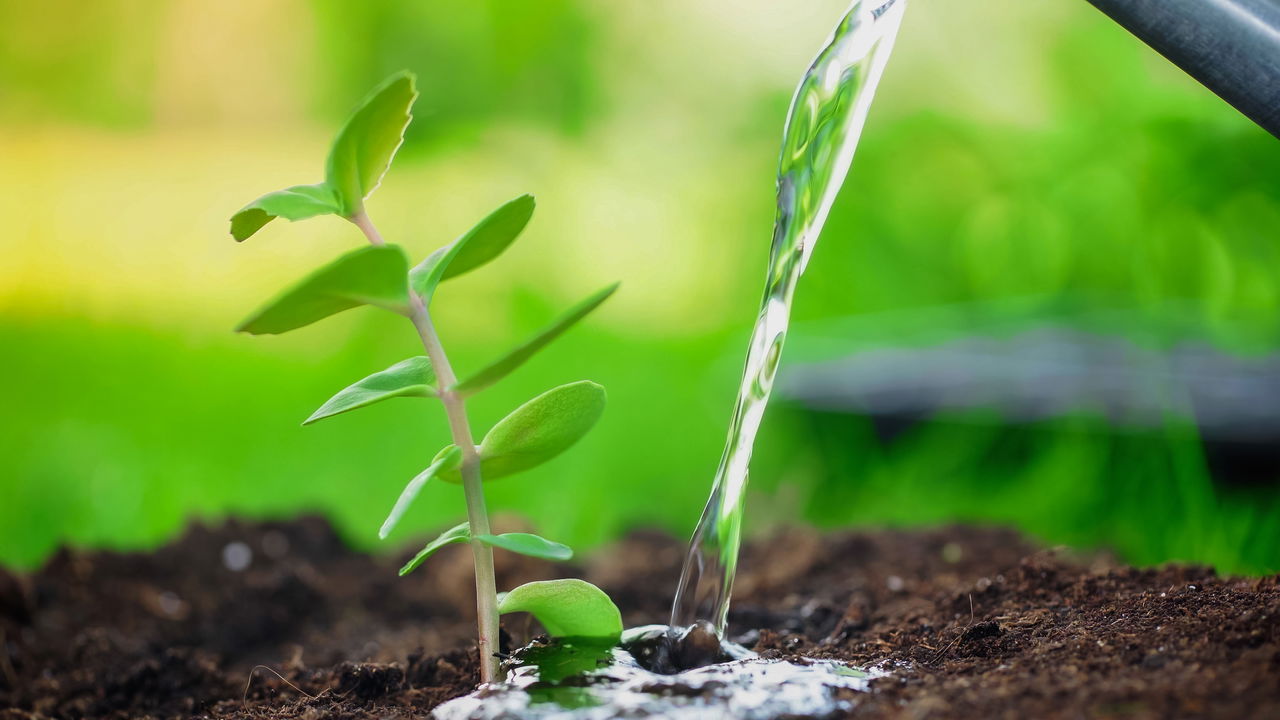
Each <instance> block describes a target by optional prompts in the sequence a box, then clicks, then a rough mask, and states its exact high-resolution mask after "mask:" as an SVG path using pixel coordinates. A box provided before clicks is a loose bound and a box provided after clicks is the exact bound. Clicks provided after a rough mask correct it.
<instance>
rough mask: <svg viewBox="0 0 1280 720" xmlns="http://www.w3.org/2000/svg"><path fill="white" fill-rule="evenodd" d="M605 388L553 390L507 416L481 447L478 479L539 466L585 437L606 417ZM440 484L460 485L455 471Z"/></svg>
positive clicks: (582, 385) (581, 385) (585, 385)
mask: <svg viewBox="0 0 1280 720" xmlns="http://www.w3.org/2000/svg"><path fill="white" fill-rule="evenodd" d="M604 403H605V392H604V388H603V387H601V386H599V385H597V384H595V383H593V382H591V381H589V380H580V381H578V382H575V383H569V384H568V385H561V386H560V387H558V388H552V389H551V390H548V391H546V392H545V393H543V394H541V395H539V396H538V397H536V398H534V399H532V400H530V401H529V402H527V403H525V404H524V405H521V406H520V407H518V408H516V409H515V410H513V411H512V412H511V414H510V415H508V416H506V417H505V418H503V419H502V420H500V421H498V424H497V425H494V426H493V429H491V430H490V431H489V432H488V434H486V435H485V436H484V440H482V441H481V442H480V447H479V450H480V474H481V477H482V478H483V479H485V480H496V479H498V478H501V477H506V476H508V475H514V474H516V473H518V472H522V471H524V470H528V469H529V468H532V467H536V466H538V465H541V464H542V463H544V462H547V461H548V460H550V459H551V458H554V457H555V456H557V455H559V454H560V453H562V452H564V451H565V450H568V449H569V447H570V446H572V445H573V444H574V443H576V442H578V440H580V439H582V436H584V435H586V434H587V431H588V430H590V429H591V427H592V426H593V425H595V424H596V421H597V420H599V419H600V415H601V414H602V413H603V412H604ZM440 479H441V480H445V481H448V482H452V483H458V482H462V476H461V474H460V473H459V472H457V471H456V470H450V471H447V472H442V473H440Z"/></svg>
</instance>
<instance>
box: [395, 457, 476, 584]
mask: <svg viewBox="0 0 1280 720" xmlns="http://www.w3.org/2000/svg"><path fill="white" fill-rule="evenodd" d="M461 457H462V453H461V452H460V451H459V450H458V448H457V446H456V445H450V446H448V447H446V448H445V449H444V450H441V451H440V452H439V453H438V454H436V457H435V459H434V460H432V461H431V464H430V465H428V466H427V469H426V470H423V471H422V472H420V473H418V474H417V475H415V476H414V478H413V479H412V480H410V481H409V484H408V485H405V486H404V490H403V491H401V493H400V497H399V498H397V499H396V504H395V507H393V508H391V514H390V515H387V519H386V521H384V522H383V523H382V528H381V529H379V530H378V537H379V538H381V539H383V540H386V539H387V536H388V535H390V534H391V530H392V529H394V528H395V526H396V524H397V523H399V522H400V518H402V517H404V514H405V511H407V510H408V509H409V506H410V505H412V504H413V501H414V499H415V498H417V497H418V493H419V492H420V491H421V490H422V486H423V485H426V484H427V481H428V480H430V479H431V478H433V477H435V476H436V475H438V474H439V473H440V472H441V471H444V470H449V469H452V468H454V467H457V465H458V462H459V460H460V459H461ZM402 574H403V573H402Z"/></svg>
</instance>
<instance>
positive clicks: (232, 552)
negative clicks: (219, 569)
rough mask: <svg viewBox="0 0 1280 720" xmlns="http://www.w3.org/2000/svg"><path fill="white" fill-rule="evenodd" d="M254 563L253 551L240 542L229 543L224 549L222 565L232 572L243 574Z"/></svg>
mask: <svg viewBox="0 0 1280 720" xmlns="http://www.w3.org/2000/svg"><path fill="white" fill-rule="evenodd" d="M251 562H253V551H252V550H250V549H249V546H248V545H245V544H244V543H242V542H240V541H238V540H237V541H236V542H229V543H227V544H226V545H224V546H223V548H222V564H223V565H224V566H226V568H227V569H228V570H230V571H231V572H243V571H244V570H246V569H247V568H248V567H249V563H251Z"/></svg>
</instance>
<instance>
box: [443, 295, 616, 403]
mask: <svg viewBox="0 0 1280 720" xmlns="http://www.w3.org/2000/svg"><path fill="white" fill-rule="evenodd" d="M618 285H619V283H614V284H613V285H610V286H609V287H607V288H605V289H603V290H601V291H599V292H597V293H596V294H594V295H592V296H591V297H589V298H587V299H586V300H583V301H582V302H580V303H578V304H577V305H575V306H574V307H572V308H571V309H570V310H569V311H568V312H566V313H565V314H564V315H561V316H560V317H559V318H557V319H556V321H555V322H553V323H552V324H550V325H548V326H547V327H545V328H543V329H542V330H541V331H539V332H538V334H536V335H534V336H533V337H531V338H529V339H528V340H526V341H524V343H523V344H522V345H520V346H519V347H517V348H515V349H514V350H512V351H511V352H508V353H507V354H506V355H504V356H503V357H501V358H499V359H498V360H496V361H495V362H493V363H490V364H489V366H488V367H486V368H484V369H483V370H481V371H480V372H478V373H476V374H475V375H472V376H471V377H469V378H467V379H466V380H464V381H462V382H461V383H459V384H458V385H457V386H455V387H454V389H455V390H457V391H458V392H460V393H462V394H463V395H472V394H475V393H477V392H479V391H481V390H483V389H485V388H487V387H489V386H490V385H492V384H494V383H496V382H498V381H499V380H501V379H502V378H504V377H506V376H507V375H509V374H510V373H511V371H513V370H515V369H516V368H518V367H520V366H521V365H523V364H524V362H525V361H526V360H528V359H529V358H531V357H533V355H534V354H535V353H537V352H538V351H539V350H541V349H542V348H544V347H546V346H547V345H549V344H551V341H552V340H555V339H556V338H558V337H560V336H561V335H562V334H564V332H565V331H566V330H568V329H569V328H571V327H573V326H574V325H575V324H576V323H577V322H578V321H579V320H581V319H582V318H584V317H586V316H587V315H588V314H590V313H591V311H592V310H595V309H596V308H597V307H600V304H601V303H603V302H604V301H605V300H607V299H608V298H609V296H610V295H612V294H613V293H614V292H615V291H616V290H617V289H618Z"/></svg>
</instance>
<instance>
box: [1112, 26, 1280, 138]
mask: <svg viewBox="0 0 1280 720" xmlns="http://www.w3.org/2000/svg"><path fill="white" fill-rule="evenodd" d="M1089 2H1090V3H1091V4H1092V5H1093V6H1094V7H1096V8H1098V9H1099V10H1101V11H1102V12H1104V13H1106V14H1107V15H1108V16H1110V17H1111V19H1113V20H1115V21H1116V22H1118V23H1119V24H1120V25H1122V26H1124V28H1125V29H1127V30H1128V31H1129V32H1131V33H1133V34H1134V35H1136V36H1138V38H1139V39H1141V40H1142V41H1143V42H1145V43H1147V44H1148V45H1150V46H1151V47H1153V48H1155V49H1156V50H1157V51H1158V52H1159V53H1160V54H1161V55H1164V56H1165V57H1166V58H1168V59H1169V60H1170V61H1171V62H1173V63H1174V64H1175V65H1177V66H1178V67H1180V68H1182V69H1183V70H1185V71H1186V72H1187V74H1189V75H1191V76H1192V77H1194V78H1195V79H1196V80H1199V81H1200V82H1201V83H1202V84H1204V86H1205V87H1207V88H1209V89H1210V90H1212V91H1213V92H1215V93H1217V94H1218V96H1220V97H1221V98H1222V99H1223V100H1226V101H1227V102H1229V103H1231V104H1232V105H1234V106H1235V107H1236V109H1237V110H1239V111H1240V112H1242V113H1244V114H1245V115H1246V116H1248V117H1249V118H1250V119H1252V120H1253V121H1254V122H1256V123H1257V124H1258V125H1260V126H1262V127H1263V128H1264V129H1266V130H1267V131H1268V132H1270V133H1271V134H1272V135H1275V136H1276V137H1278V138H1280V0H1089Z"/></svg>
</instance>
